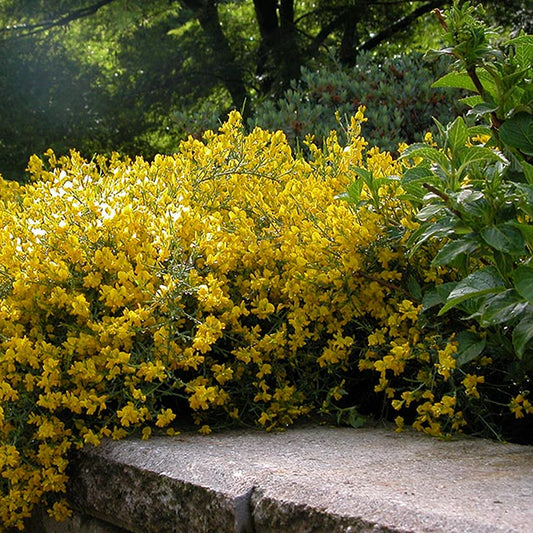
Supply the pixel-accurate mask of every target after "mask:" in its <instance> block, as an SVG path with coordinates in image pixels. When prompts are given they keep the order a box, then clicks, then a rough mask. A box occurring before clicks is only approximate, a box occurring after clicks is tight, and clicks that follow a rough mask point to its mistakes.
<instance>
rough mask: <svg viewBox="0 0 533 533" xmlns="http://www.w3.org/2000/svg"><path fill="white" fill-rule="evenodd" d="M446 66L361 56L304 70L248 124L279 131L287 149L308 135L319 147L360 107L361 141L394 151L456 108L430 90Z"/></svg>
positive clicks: (446, 95)
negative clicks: (328, 66)
mask: <svg viewBox="0 0 533 533" xmlns="http://www.w3.org/2000/svg"><path fill="white" fill-rule="evenodd" d="M448 64H449V62H448V61H446V60H445V59H440V60H438V61H432V62H430V61H429V60H427V59H425V58H424V56H422V55H421V54H416V53H413V54H410V55H403V56H397V57H392V58H384V59H378V58H376V57H373V56H372V55H371V54H369V53H362V54H360V56H359V57H358V60H357V65H356V66H355V67H353V68H343V67H342V66H340V65H339V66H338V68H337V69H334V70H333V69H323V70H318V71H312V70H308V69H304V70H303V71H302V76H301V80H300V81H299V82H297V83H294V84H293V87H292V89H290V90H289V91H287V92H286V94H285V96H284V97H283V98H282V99H280V100H277V101H273V100H265V101H263V102H262V103H260V104H259V105H258V106H257V107H256V109H255V111H254V116H253V117H252V119H251V120H250V123H251V124H253V125H259V126H261V127H264V128H267V129H271V130H276V129H281V130H283V131H284V132H285V133H286V134H287V136H288V138H289V140H290V141H291V143H292V144H293V145H295V144H298V143H300V144H301V142H302V140H303V139H304V138H305V136H306V135H309V134H312V135H314V136H315V138H316V139H317V141H318V142H321V141H322V139H325V138H326V137H327V136H328V135H329V132H330V131H331V130H337V131H339V132H341V131H342V128H341V126H340V124H339V119H340V120H345V119H346V117H350V116H352V115H353V114H354V113H355V112H356V111H357V108H358V107H359V106H360V105H364V106H366V117H367V119H368V120H367V122H366V123H365V125H364V126H363V136H364V137H365V139H366V140H367V141H368V142H369V144H370V145H371V146H373V145H375V146H379V147H380V148H381V149H384V150H389V151H392V152H395V151H397V149H398V145H399V144H400V143H405V142H407V143H411V142H415V141H419V140H422V139H423V137H424V134H425V133H426V132H427V131H430V130H434V123H433V120H432V117H433V116H437V117H440V118H441V120H442V121H443V122H446V121H448V120H451V119H453V117H454V116H456V115H457V113H458V110H459V109H461V108H462V106H461V105H460V104H458V103H457V99H456V98H452V97H451V96H450V95H451V93H450V91H449V90H445V89H434V88H431V83H432V81H433V80H434V79H435V78H436V77H440V75H442V74H444V72H445V71H446V67H447V65H448ZM336 116H337V119H336V118H335V117H336Z"/></svg>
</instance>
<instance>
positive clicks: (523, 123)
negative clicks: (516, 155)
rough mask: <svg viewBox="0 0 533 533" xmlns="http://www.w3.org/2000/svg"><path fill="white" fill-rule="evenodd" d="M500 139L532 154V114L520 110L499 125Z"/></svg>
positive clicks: (523, 151) (525, 152)
mask: <svg viewBox="0 0 533 533" xmlns="http://www.w3.org/2000/svg"><path fill="white" fill-rule="evenodd" d="M499 133H500V139H501V140H502V142H504V143H505V144H507V145H509V146H512V147H513V148H516V149H518V150H520V151H521V152H522V153H524V154H526V155H533V115H532V114H531V113H526V112H525V111H522V112H520V113H517V114H516V115H514V116H512V117H511V118H510V119H508V120H506V121H505V122H504V123H503V124H502V125H501V127H500V132H499Z"/></svg>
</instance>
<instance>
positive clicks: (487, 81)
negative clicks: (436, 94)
mask: <svg viewBox="0 0 533 533" xmlns="http://www.w3.org/2000/svg"><path fill="white" fill-rule="evenodd" d="M477 75H478V78H479V79H480V81H481V83H482V85H483V87H484V89H485V90H486V91H488V92H489V93H492V92H493V91H494V81H493V79H492V77H491V76H490V74H489V73H488V72H486V71H485V70H483V69H479V70H478V71H477ZM431 86H432V87H452V88H456V89H467V90H469V91H473V92H475V93H477V89H476V86H475V85H474V82H473V81H472V79H471V78H470V76H469V75H468V74H467V73H466V72H449V73H448V74H445V75H444V76H442V78H439V79H438V80H437V81H436V82H434V83H433V84H432V85H431Z"/></svg>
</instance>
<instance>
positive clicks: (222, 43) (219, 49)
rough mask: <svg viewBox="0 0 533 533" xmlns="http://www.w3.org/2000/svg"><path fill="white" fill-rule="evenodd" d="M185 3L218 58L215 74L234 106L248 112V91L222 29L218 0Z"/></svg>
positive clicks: (197, 0)
mask: <svg viewBox="0 0 533 533" xmlns="http://www.w3.org/2000/svg"><path fill="white" fill-rule="evenodd" d="M183 4H184V5H186V6H187V7H188V8H189V9H190V10H191V11H192V12H193V13H194V14H195V16H196V18H197V19H198V22H199V23H200V26H201V28H202V30H203V31H204V33H205V36H206V38H207V40H208V42H209V44H210V46H211V48H212V50H213V54H214V55H215V56H216V58H217V63H218V68H217V70H216V72H215V75H216V76H217V77H219V78H220V79H221V80H222V82H223V83H224V85H225V87H226V89H227V90H228V92H229V93H230V96H231V100H232V104H233V106H234V107H235V108H237V109H239V110H241V109H242V110H244V112H245V113H246V108H245V102H246V101H247V100H248V91H247V90H246V86H245V85H244V79H243V76H242V70H241V69H240V68H239V65H238V64H237V62H236V60H235V56H234V55H233V52H232V50H231V48H230V45H229V42H228V40H227V38H226V36H225V35H224V32H223V31H222V26H221V24H220V17H219V15H218V8H217V2H216V0H183Z"/></svg>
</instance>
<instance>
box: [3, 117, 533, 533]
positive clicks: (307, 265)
mask: <svg viewBox="0 0 533 533" xmlns="http://www.w3.org/2000/svg"><path fill="white" fill-rule="evenodd" d="M363 120H364V118H363V115H362V110H360V111H359V113H358V114H357V115H356V116H355V117H354V118H353V119H352V123H351V128H350V130H349V132H348V133H349V139H348V143H347V145H346V146H343V145H342V144H341V143H340V142H339V140H338V139H337V138H336V135H335V134H334V133H332V135H331V136H330V137H329V138H328V139H327V140H326V142H325V144H324V146H323V147H321V148H319V147H318V146H316V145H314V144H313V142H312V140H311V139H309V140H308V149H309V153H310V154H311V157H310V158H309V159H308V160H306V159H304V158H303V157H299V156H295V155H294V154H293V153H292V151H291V149H290V147H289V145H288V143H287V141H286V139H285V137H284V135H283V134H282V133H281V132H267V131H263V130H261V129H259V128H257V129H255V130H254V131H253V132H252V133H250V134H245V133H244V132H243V128H242V124H241V118H240V116H239V115H238V114H237V113H233V114H231V115H230V118H229V120H228V121H227V122H226V123H225V124H224V125H223V126H222V127H221V128H220V130H219V131H218V132H207V133H206V134H205V136H204V138H203V139H202V140H195V139H192V138H190V139H189V140H188V141H186V142H184V143H182V144H181V145H180V148H179V151H178V153H176V154H174V155H172V156H157V157H156V158H155V159H154V161H153V162H151V163H150V162H147V161H144V160H143V159H141V158H137V159H134V160H130V159H127V158H126V159H121V158H120V157H119V156H118V155H114V156H112V157H111V158H109V159H106V158H104V157H95V158H94V159H93V160H92V161H86V160H84V159H83V158H81V157H80V156H79V154H77V153H76V152H72V153H71V154H70V156H69V157H60V158H57V157H56V156H55V154H54V153H53V152H51V151H50V152H49V153H48V154H47V160H46V161H45V160H41V159H39V158H38V157H35V156H34V157H33V158H32V159H31V160H30V162H29V166H28V169H29V172H30V177H31V178H32V179H31V182H30V183H29V184H28V185H25V186H21V187H20V188H17V189H15V188H12V187H11V186H10V185H7V184H6V183H5V182H3V181H1V182H0V243H1V244H2V246H1V247H0V471H1V476H0V522H1V523H2V524H3V525H4V526H5V527H6V528H7V527H11V526H14V527H19V528H23V521H24V519H25V518H26V517H28V516H29V515H30V513H31V510H32V508H33V506H34V505H36V504H37V503H39V502H44V503H46V504H47V505H48V508H49V512H50V513H51V515H52V516H54V517H56V518H57V519H61V518H64V517H65V516H67V515H68V513H69V510H68V506H67V504H66V501H65V499H64V493H65V491H66V483H67V481H68V477H67V475H66V468H67V465H68V455H69V452H70V451H71V450H73V449H76V448H81V447H83V446H85V445H87V444H91V445H95V446H96V445H98V444H99V442H100V441H101V439H102V438H104V437H107V438H113V439H120V438H123V437H125V436H126V435H128V434H130V433H131V432H132V431H135V430H139V431H140V433H141V435H142V438H149V436H150V434H151V433H152V432H153V431H156V430H157V431H161V430H168V433H169V434H174V432H175V428H176V427H179V422H180V421H181V420H186V419H187V417H188V416H190V415H192V417H193V420H194V422H195V423H196V424H198V426H199V427H200V432H201V433H204V434H208V433H209V432H210V431H211V426H212V425H213V424H222V423H225V422H227V423H230V422H231V421H234V422H235V421H240V422H242V423H255V424H258V425H259V426H262V427H264V428H266V429H268V430H271V429H274V428H277V427H283V426H286V425H289V424H291V423H292V422H293V421H294V420H295V419H297V418H298V417H301V416H304V415H307V414H309V413H312V412H317V411H319V410H322V411H323V412H327V411H332V412H333V411H335V409H340V407H339V405H342V401H343V397H345V396H346V395H347V394H348V395H349V401H353V402H356V403H357V401H358V400H361V399H362V398H365V397H366V396H368V395H372V394H380V395H382V396H383V397H384V398H385V401H386V402H388V404H389V405H391V406H392V407H393V409H397V410H405V409H407V411H409V410H411V412H414V415H412V416H411V418H412V420H411V421H410V423H412V425H413V426H414V427H416V428H417V429H420V430H423V431H427V432H430V433H432V434H437V435H443V434H446V433H448V432H453V431H458V430H460V428H461V427H462V426H463V425H464V424H465V417H464V414H463V412H462V411H461V409H460V408H459V404H460V402H459V401H458V397H459V395H458V393H457V390H458V388H461V390H462V391H463V392H462V393H461V394H462V396H461V397H462V398H464V399H466V400H472V401H477V399H478V397H479V394H480V392H479V391H480V388H481V386H482V385H483V383H484V376H483V375H482V373H481V372H478V373H474V372H473V371H469V373H468V374H467V373H464V372H463V370H462V369H460V368H457V361H456V359H455V357H454V354H455V353H456V351H457V348H456V341H455V340H454V338H453V331H452V330H451V329H450V328H448V329H446V328H440V329H438V328H433V327H427V324H425V323H424V320H422V319H421V310H422V305H421V302H420V301H418V300H417V298H416V297H415V296H413V295H412V293H416V291H413V290H412V283H413V280H414V283H415V284H416V283H424V280H427V281H429V282H431V283H434V282H442V281H443V280H444V279H445V277H446V276H453V272H445V271H444V270H443V269H441V268H440V269H434V268H432V267H431V266H430V262H431V253H429V252H428V251H427V250H421V251H420V253H419V254H418V255H417V257H416V258H415V260H412V261H408V260H407V259H406V254H405V244H404V243H405V242H406V239H407V236H408V234H409V232H411V231H413V230H416V228H417V222H416V221H415V220H414V216H413V213H412V211H411V209H410V207H409V204H408V203H407V202H406V201H404V200H403V199H402V194H403V191H402V189H401V187H400V185H399V182H398V181H396V180H395V179H394V176H396V175H397V174H398V173H400V172H401V171H402V166H401V165H400V163H399V162H398V161H396V160H393V158H392V157H391V156H390V154H388V153H386V152H380V151H379V150H377V149H375V148H373V149H370V150H366V143H365V141H364V139H362V138H361V137H360V123H361V122H362V121H363ZM402 164H403V163H402ZM356 168H365V169H367V170H368V171H369V172H371V173H372V174H373V175H374V176H375V177H376V178H377V179H381V178H384V179H385V178H386V179H385V180H384V181H383V182H377V183H379V187H377V188H375V190H374V189H372V187H367V186H365V187H363V188H362V189H361V200H362V201H361V202H360V204H359V205H357V206H354V205H352V204H350V203H349V202H346V201H344V200H343V199H342V198H340V196H342V193H343V192H344V191H345V190H346V189H347V187H349V185H350V184H351V183H352V182H353V181H354V179H355V171H354V169H356ZM377 207H379V208H377ZM400 229H401V231H400ZM417 280H418V281H417ZM367 370H368V371H369V372H366V371H367ZM458 372H463V374H461V377H462V380H457V379H456V376H455V375H456V373H458ZM361 376H364V377H361ZM369 376H370V379H369ZM374 376H375V380H374ZM405 377H407V378H408V379H407V380H405V379H404V378H405ZM402 380H403V381H402ZM452 380H455V381H454V383H455V384H454V386H453V387H451V388H450V387H449V386H448V385H450V383H451V381H452ZM369 383H370V385H369ZM337 402H341V404H339V403H337ZM511 408H512V410H513V412H515V413H516V416H517V417H521V416H523V415H524V414H525V413H527V412H530V411H531V404H530V403H529V402H528V400H527V399H526V395H525V393H524V395H521V396H517V397H516V398H515V400H514V403H513V404H512V407H511ZM379 410H380V407H379V406H378V407H377V408H376V409H374V411H376V412H379ZM411 414H412V413H411ZM404 416H407V415H405V414H402V416H398V417H397V423H398V425H399V426H401V425H402V424H404V423H405V419H404ZM171 424H172V425H173V426H172V427H171ZM174 424H177V425H178V426H174ZM0 529H1V528H0Z"/></svg>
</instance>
